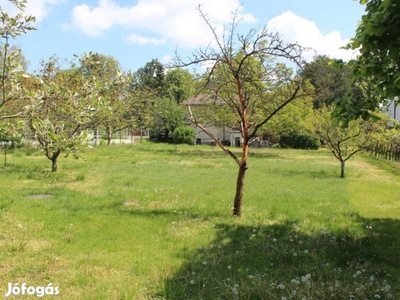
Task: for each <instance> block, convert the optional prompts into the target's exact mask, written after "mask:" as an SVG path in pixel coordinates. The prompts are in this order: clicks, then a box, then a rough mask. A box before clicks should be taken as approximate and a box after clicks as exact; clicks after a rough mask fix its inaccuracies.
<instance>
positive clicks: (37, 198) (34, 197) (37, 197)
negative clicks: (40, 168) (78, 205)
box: [26, 194, 53, 200]
mask: <svg viewBox="0 0 400 300" xmlns="http://www.w3.org/2000/svg"><path fill="white" fill-rule="evenodd" d="M26 198H27V199H33V200H40V199H51V198H53V195H49V194H38V195H29V196H26Z"/></svg>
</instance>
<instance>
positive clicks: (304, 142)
mask: <svg viewBox="0 0 400 300" xmlns="http://www.w3.org/2000/svg"><path fill="white" fill-rule="evenodd" d="M320 145H321V144H320V142H319V139H318V138H317V137H315V136H313V135H311V134H307V133H300V132H291V133H289V134H286V135H282V136H281V137H280V139H279V146H280V147H281V148H293V149H311V150H317V149H318V148H319V146H320Z"/></svg>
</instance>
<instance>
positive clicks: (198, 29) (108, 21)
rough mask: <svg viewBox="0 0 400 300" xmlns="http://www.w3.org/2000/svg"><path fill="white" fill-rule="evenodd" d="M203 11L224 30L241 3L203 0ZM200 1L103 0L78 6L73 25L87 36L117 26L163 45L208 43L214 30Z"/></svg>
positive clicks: (138, 40) (142, 39) (134, 37)
mask: <svg viewBox="0 0 400 300" xmlns="http://www.w3.org/2000/svg"><path fill="white" fill-rule="evenodd" d="M202 2H203V3H204V4H203V5H202V9H203V11H204V12H205V13H206V14H207V17H208V18H209V20H210V22H211V23H212V24H213V26H216V28H217V29H218V30H219V31H221V28H222V27H223V24H224V23H227V22H229V21H231V19H232V12H233V11H235V10H236V9H237V8H238V7H239V6H240V3H239V1H238V0H218V1H215V0H203V1H202ZM197 6H198V0H138V2H137V4H136V5H134V6H125V7H122V6H120V5H119V4H118V3H117V2H116V1H113V0H99V1H98V3H97V5H96V6H95V7H91V6H88V5H85V4H84V5H78V6H75V7H74V9H73V11H72V24H69V26H68V27H70V28H75V29H78V30H80V31H82V32H83V33H85V34H86V35H89V36H98V35H101V34H103V33H104V32H106V31H107V30H110V29H111V28H113V27H114V26H120V27H122V28H124V29H125V30H128V31H129V32H131V35H130V37H129V38H128V41H130V42H133V43H139V44H144V43H152V44H161V43H164V42H166V41H167V40H168V41H171V42H173V43H175V44H177V45H179V46H182V47H197V46H201V45H207V44H208V43H210V41H211V40H212V35H211V33H210V29H209V28H207V25H206V24H205V22H204V20H202V19H201V17H200V16H199V12H198V11H197V10H196V7H197ZM242 10H243V9H242V7H240V8H239V14H240V17H241V18H242V19H243V21H244V22H255V21H256V19H255V18H254V17H253V16H252V15H251V14H245V13H242ZM142 31H144V32H151V35H153V36H161V38H158V39H155V38H153V37H144V36H143V35H139V32H142Z"/></svg>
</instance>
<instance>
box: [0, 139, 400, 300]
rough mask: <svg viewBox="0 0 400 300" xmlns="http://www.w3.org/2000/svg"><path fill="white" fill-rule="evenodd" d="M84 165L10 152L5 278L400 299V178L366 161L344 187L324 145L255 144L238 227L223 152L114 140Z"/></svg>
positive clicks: (98, 293) (65, 290)
mask: <svg viewBox="0 0 400 300" xmlns="http://www.w3.org/2000/svg"><path fill="white" fill-rule="evenodd" d="M232 150H233V151H235V149H234V148H233V149H232ZM83 157H84V158H85V159H84V160H74V159H69V158H67V159H62V160H60V162H59V164H60V170H59V172H58V173H52V172H50V170H49V169H48V167H49V166H48V164H47V162H46V161H45V158H44V157H42V156H35V155H29V156H27V155H25V152H24V150H22V149H21V150H14V151H12V152H10V154H9V160H8V161H9V166H8V168H7V169H2V170H0V189H1V191H2V193H0V262H1V263H0V269H1V271H2V272H0V279H1V281H2V282H5V283H7V282H13V283H18V282H19V283H22V282H26V283H27V284H29V285H31V286H46V285H48V284H50V283H52V284H53V286H58V287H59V288H60V294H59V295H58V296H57V297H58V298H59V299H139V300H142V299H174V300H175V299H278V300H282V299H296V300H298V299H303V298H304V299H396V297H398V295H400V275H399V272H398V270H399V268H400V260H399V255H398V249H400V240H399V238H398V232H400V221H399V216H400V207H399V205H398V202H397V201H395V200H394V198H395V197H394V195H399V194H400V184H398V182H399V178H398V174H397V173H396V172H391V170H390V169H388V168H380V166H379V165H374V164H371V163H370V162H369V158H368V159H365V158H363V157H362V156H360V157H357V158H354V159H352V160H351V161H350V162H349V163H348V176H347V178H345V179H341V178H339V174H338V173H339V172H338V166H337V163H336V161H335V160H334V158H333V157H331V155H330V154H329V153H328V152H327V151H325V150H323V149H320V150H318V151H302V150H286V149H251V153H250V159H249V171H248V173H247V176H246V183H245V195H244V199H243V200H244V207H243V216H242V218H240V219H234V218H231V217H230V213H231V208H232V200H233V195H234V183H235V179H236V172H237V169H236V168H237V166H236V165H235V163H234V162H233V161H232V160H231V159H230V158H229V157H227V156H226V155H224V154H223V153H221V152H220V151H219V150H218V149H216V148H215V147H207V146H186V145H181V146H179V147H178V148H176V147H175V145H159V144H142V145H118V146H117V145H113V146H109V147H106V146H104V147H102V146H100V147H95V148H93V149H87V150H86V151H85V152H84V153H83ZM61 166H62V167H61ZM6 287H7V285H4V286H3V292H4V293H6V291H5V290H4V289H5V288H6Z"/></svg>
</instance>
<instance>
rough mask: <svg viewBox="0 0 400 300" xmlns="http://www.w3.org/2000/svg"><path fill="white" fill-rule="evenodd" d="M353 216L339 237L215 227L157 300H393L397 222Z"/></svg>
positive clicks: (398, 281)
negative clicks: (207, 239)
mask: <svg viewBox="0 0 400 300" xmlns="http://www.w3.org/2000/svg"><path fill="white" fill-rule="evenodd" d="M352 218H353V219H354V220H353V221H354V227H353V228H350V229H347V230H346V231H341V232H331V231H329V230H324V231H320V232H312V233H310V232H306V230H303V229H302V228H301V227H300V226H299V225H298V224H297V223H296V220H289V221H285V222H281V223H276V224H272V225H262V226H258V227H252V226H245V225H237V224H233V225H232V224H229V225H228V224H219V225H216V226H215V231H216V237H215V239H214V240H213V241H212V242H211V243H209V244H208V245H206V246H201V247H199V248H198V249H196V250H195V251H192V252H189V253H188V252H185V253H186V254H182V256H181V259H183V260H184V261H185V262H184V263H183V264H182V266H181V267H180V268H179V269H178V270H177V271H176V272H175V273H173V274H171V275H170V276H169V277H168V278H166V279H165V281H164V282H163V286H162V288H161V289H162V290H161V291H160V293H159V294H158V295H154V297H161V298H163V299H174V300H178V299H182V300H183V299H185V300H186V299H210V300H211V299H279V300H281V299H378V297H380V299H396V296H399V295H400V274H399V271H398V270H399V268H400V260H399V255H398V249H400V238H399V234H398V232H400V221H398V220H390V219H364V218H362V217H360V216H358V215H355V216H353V217H352ZM303 297H304V298H303Z"/></svg>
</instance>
